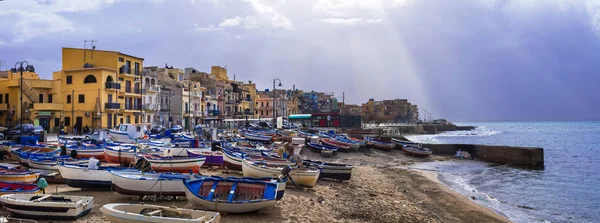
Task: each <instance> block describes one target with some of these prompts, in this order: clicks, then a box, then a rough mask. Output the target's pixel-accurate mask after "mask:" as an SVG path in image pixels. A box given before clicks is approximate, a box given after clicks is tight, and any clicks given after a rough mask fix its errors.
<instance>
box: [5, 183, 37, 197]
mask: <svg viewBox="0 0 600 223" xmlns="http://www.w3.org/2000/svg"><path fill="white" fill-rule="evenodd" d="M40 192H41V190H40V188H39V187H38V186H37V185H35V184H23V183H11V182H2V181H0V195H5V194H38V193H40Z"/></svg>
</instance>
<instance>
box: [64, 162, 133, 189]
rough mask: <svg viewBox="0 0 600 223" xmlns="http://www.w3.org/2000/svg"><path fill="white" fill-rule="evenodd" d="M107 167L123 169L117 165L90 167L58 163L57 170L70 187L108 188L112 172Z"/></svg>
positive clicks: (110, 183)
mask: <svg viewBox="0 0 600 223" xmlns="http://www.w3.org/2000/svg"><path fill="white" fill-rule="evenodd" d="M109 169H123V168H119V167H103V166H100V167H97V166H96V167H92V168H89V167H88V165H72V164H63V163H59V164H58V171H60V175H61V176H62V177H63V178H64V179H65V183H66V184H67V185H69V186H71V187H79V188H106V189H108V188H110V186H111V185H112V174H110V172H108V170H109Z"/></svg>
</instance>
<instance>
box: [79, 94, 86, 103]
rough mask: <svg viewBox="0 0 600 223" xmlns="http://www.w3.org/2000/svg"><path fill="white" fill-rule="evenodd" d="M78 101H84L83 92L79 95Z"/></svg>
mask: <svg viewBox="0 0 600 223" xmlns="http://www.w3.org/2000/svg"><path fill="white" fill-rule="evenodd" d="M79 103H85V95H84V94H80V95H79Z"/></svg>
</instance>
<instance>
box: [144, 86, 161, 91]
mask: <svg viewBox="0 0 600 223" xmlns="http://www.w3.org/2000/svg"><path fill="white" fill-rule="evenodd" d="M147 88H148V91H150V92H160V86H158V85H154V86H150V87H147Z"/></svg>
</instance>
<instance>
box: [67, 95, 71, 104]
mask: <svg viewBox="0 0 600 223" xmlns="http://www.w3.org/2000/svg"><path fill="white" fill-rule="evenodd" d="M67 104H71V95H70V94H68V95H67Z"/></svg>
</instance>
